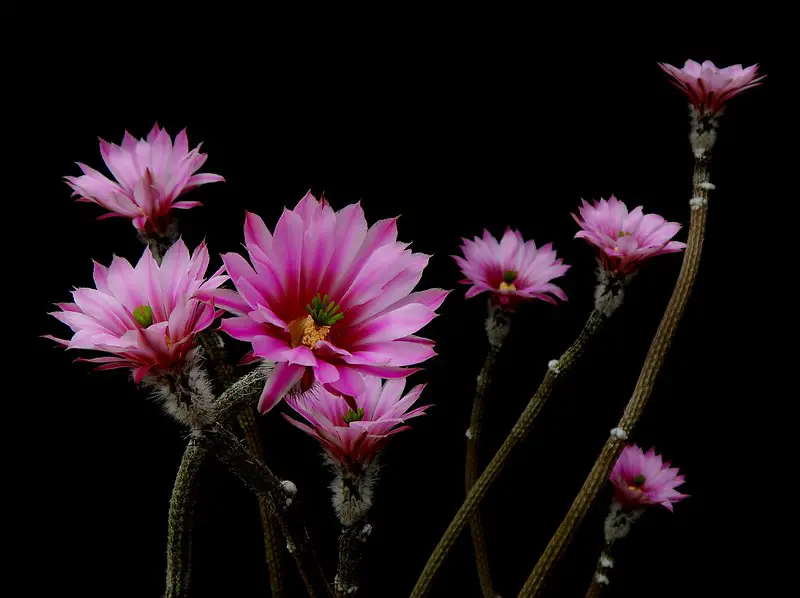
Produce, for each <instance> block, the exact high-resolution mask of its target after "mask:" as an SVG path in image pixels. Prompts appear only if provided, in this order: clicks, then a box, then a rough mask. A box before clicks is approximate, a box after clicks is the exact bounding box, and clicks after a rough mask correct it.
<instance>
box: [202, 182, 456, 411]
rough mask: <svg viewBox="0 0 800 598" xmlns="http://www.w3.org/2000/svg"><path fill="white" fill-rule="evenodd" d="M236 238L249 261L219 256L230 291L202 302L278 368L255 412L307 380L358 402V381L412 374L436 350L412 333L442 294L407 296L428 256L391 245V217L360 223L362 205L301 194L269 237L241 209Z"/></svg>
mask: <svg viewBox="0 0 800 598" xmlns="http://www.w3.org/2000/svg"><path fill="white" fill-rule="evenodd" d="M244 238H245V246H246V248H247V251H248V254H249V257H250V263H248V262H247V260H245V259H244V258H243V257H242V256H241V255H239V254H236V253H228V254H225V255H223V256H222V259H223V261H224V262H225V267H226V270H227V273H228V275H229V276H230V277H231V280H232V281H233V283H234V285H235V287H236V291H232V290H226V289H217V290H215V291H210V292H208V293H205V294H204V295H203V296H205V297H207V298H209V299H214V301H215V304H216V305H218V306H219V307H222V308H223V309H226V310H228V311H230V312H231V313H233V314H235V317H231V318H225V319H224V320H223V321H222V330H224V331H225V332H227V333H228V334H229V335H231V336H232V337H233V338H236V339H239V340H243V341H247V342H250V343H252V345H253V351H252V354H253V357H259V358H262V359H266V360H269V361H274V362H276V367H275V370H274V372H273V374H272V376H271V377H270V378H269V380H268V381H267V384H266V386H265V388H264V391H263V393H262V395H261V399H260V401H259V410H260V412H261V413H266V412H267V411H269V410H270V409H272V407H274V406H275V404H276V403H277V402H278V401H280V400H281V399H282V398H283V397H284V396H285V395H286V394H287V393H288V392H290V391H292V392H295V391H299V390H305V389H307V388H308V387H310V385H311V384H312V383H313V381H314V380H316V381H318V382H320V383H321V384H323V385H325V387H326V389H327V390H328V391H330V392H333V393H334V394H341V395H347V396H359V395H360V394H361V393H362V392H363V390H364V380H363V376H364V375H376V376H380V377H383V378H404V377H406V376H408V375H409V374H411V373H413V372H415V371H417V370H416V369H413V368H406V367H404V366H410V365H415V364H418V363H421V362H423V361H425V360H427V359H430V358H431V357H433V356H434V355H435V354H436V353H435V351H434V350H433V342H432V341H430V340H428V339H424V338H420V337H418V336H416V335H415V334H414V333H415V332H417V331H419V330H420V329H421V328H422V327H423V326H425V325H426V324H427V323H428V322H430V321H431V320H432V319H433V318H434V317H435V316H436V313H435V310H436V309H437V308H438V307H439V306H440V305H441V303H442V302H443V301H444V299H445V297H446V296H447V293H448V291H445V290H442V289H430V290H426V291H419V292H411V291H412V289H413V288H414V287H415V286H416V285H417V283H418V282H419V280H420V278H421V276H422V271H423V269H424V268H425V266H426V265H427V263H428V259H429V256H427V255H424V254H420V253H412V252H411V251H410V250H409V249H408V244H406V243H400V242H398V241H397V219H396V218H390V219H387V220H381V221H379V222H377V223H376V224H374V225H373V226H372V227H368V226H367V221H366V219H365V218H364V212H363V210H362V209H361V206H360V204H352V205H349V206H346V207H345V208H343V209H341V210H339V211H338V212H336V211H334V210H333V209H332V208H331V207H330V205H329V204H328V202H327V201H325V199H324V198H323V199H322V200H321V201H317V200H316V198H315V197H314V196H313V195H312V194H311V193H308V194H306V196H305V197H303V199H302V200H300V202H299V203H298V204H297V206H296V207H295V208H294V210H288V209H285V210H284V212H283V215H282V216H281V217H280V219H279V220H278V224H277V226H276V227H275V232H274V234H272V233H270V231H269V230H268V229H267V227H266V225H265V224H264V222H263V220H262V219H261V218H260V217H258V216H256V215H255V214H251V213H248V214H247V215H246V220H245V226H244ZM251 264H252V265H251ZM301 382H302V383H301Z"/></svg>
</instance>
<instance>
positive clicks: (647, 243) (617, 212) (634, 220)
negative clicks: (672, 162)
mask: <svg viewBox="0 0 800 598" xmlns="http://www.w3.org/2000/svg"><path fill="white" fill-rule="evenodd" d="M578 211H579V213H580V216H577V215H575V214H572V217H573V218H574V219H575V222H577V223H578V226H580V227H581V230H580V231H578V232H577V233H576V234H575V238H576V239H585V240H586V241H588V242H589V243H591V244H592V245H594V246H595V247H596V248H597V254H598V258H599V259H600V261H601V263H602V267H603V268H604V269H605V270H607V271H608V272H609V273H611V274H615V275H616V274H622V275H625V274H631V273H632V272H634V271H636V270H637V269H638V268H639V267H640V266H641V264H642V263H643V262H645V261H646V260H648V259H650V258H652V257H655V256H657V255H661V254H664V253H675V252H679V251H682V250H683V248H684V247H686V243H681V242H680V241H672V240H671V239H672V238H673V237H674V236H675V235H676V234H677V232H678V231H679V230H680V229H681V225H680V224H678V223H677V222H667V221H666V220H664V218H662V217H661V216H659V215H658V214H645V213H644V212H643V208H642V206H638V207H636V208H634V209H633V210H631V211H630V212H628V207H627V206H626V205H625V204H624V203H623V202H621V201H620V200H618V199H617V198H616V197H614V196H613V195H612V196H611V197H610V198H609V199H608V200H605V199H600V201H595V202H593V203H592V204H589V203H587V202H586V201H584V202H583V204H582V205H581V207H580V208H579V209H578Z"/></svg>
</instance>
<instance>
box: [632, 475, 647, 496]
mask: <svg viewBox="0 0 800 598" xmlns="http://www.w3.org/2000/svg"><path fill="white" fill-rule="evenodd" d="M646 481H647V478H646V477H644V476H643V475H641V474H640V475H637V476H636V477H635V478H633V479H632V480H631V482H632V483H631V484H628V490H638V491H639V492H641V491H642V486H643V485H644V483H645V482H646Z"/></svg>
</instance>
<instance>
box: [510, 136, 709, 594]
mask: <svg viewBox="0 0 800 598" xmlns="http://www.w3.org/2000/svg"><path fill="white" fill-rule="evenodd" d="M708 149H709V150H710V148H708ZM709 159H710V152H709V151H708V150H707V151H705V152H700V153H699V154H698V153H696V154H695V169H694V176H693V179H692V180H693V198H692V201H691V206H692V217H691V220H690V223H689V239H688V242H687V245H686V250H685V252H684V256H683V264H682V265H681V271H680V274H679V275H678V280H677V282H676V283H675V288H674V289H673V291H672V297H670V300H669V303H668V304H667V308H666V310H665V312H664V316H663V317H662V319H661V324H660V325H659V327H658V330H657V331H656V334H655V336H654V337H653V341H652V342H651V344H650V350H649V351H648V353H647V358H646V359H645V361H644V365H643V366H642V370H641V372H640V373H639V380H638V381H637V382H636V388H635V389H634V391H633V395H632V396H631V398H630V400H629V401H628V404H627V406H626V407H625V412H624V413H623V415H622V418H621V419H620V420H619V423H618V424H617V428H615V431H618V433H617V434H612V435H611V436H610V437H609V438H608V440H607V441H606V443H605V446H603V450H602V452H601V453H600V456H599V457H598V458H597V461H596V462H595V464H594V467H592V470H591V472H589V476H588V477H587V478H586V481H585V482H584V483H583V487H582V488H581V490H580V492H579V493H578V496H576V497H575V500H574V501H573V503H572V506H571V507H570V509H569V511H568V512H567V515H566V516H565V517H564V520H563V521H562V522H561V525H560V526H559V527H558V530H557V531H556V533H555V535H553V537H552V538H551V539H550V543H549V544H548V545H547V548H546V549H545V551H544V553H542V555H541V557H540V558H539V561H538V562H537V563H536V566H535V567H534V568H533V571H531V574H530V576H529V577H528V580H527V581H526V582H525V585H524V586H523V588H522V591H521V592H520V594H519V595H520V597H533V596H538V595H539V594H540V592H541V591H542V588H543V587H544V583H545V580H546V578H547V576H548V575H549V573H550V572H551V571H552V569H553V568H554V567H555V566H556V564H557V563H558V561H559V560H560V559H561V556H562V555H563V554H564V552H565V550H566V548H567V546H568V544H569V542H570V540H571V539H572V536H573V534H574V533H575V530H576V529H577V528H578V526H579V525H580V523H581V522H582V521H583V518H584V517H585V516H586V513H587V512H588V511H589V508H590V507H591V506H592V504H593V503H594V501H595V499H596V498H597V495H598V493H599V492H600V489H601V488H602V487H603V485H604V484H605V482H606V480H607V479H608V474H609V473H610V472H611V468H612V467H613V466H614V463H616V461H617V458H618V457H619V454H620V452H622V449H623V448H624V447H625V438H627V437H628V436H629V435H630V434H631V432H632V430H633V428H634V426H635V425H636V423H637V422H638V421H639V418H640V417H641V415H642V413H643V412H644V408H645V406H646V405H647V401H648V399H649V398H650V395H651V393H652V391H653V386H654V385H655V380H656V377H657V376H658V373H659V372H660V371H661V366H663V365H664V358H665V357H666V354H667V349H669V346H670V343H671V342H672V339H673V338H674V337H675V331H676V330H677V329H678V323H679V322H680V320H681V317H682V316H683V312H684V309H685V308H686V303H687V302H688V300H689V295H690V294H691V292H692V287H693V286H694V281H695V278H696V276H697V271H698V269H699V267H700V257H701V252H702V249H703V238H704V236H705V230H706V215H707V211H708V192H709V190H710V189H712V188H713V185H711V184H710V181H709V176H708V161H709Z"/></svg>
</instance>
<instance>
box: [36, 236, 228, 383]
mask: <svg viewBox="0 0 800 598" xmlns="http://www.w3.org/2000/svg"><path fill="white" fill-rule="evenodd" d="M208 260H209V258H208V249H206V246H205V244H201V245H200V246H199V247H198V248H197V249H195V251H194V253H193V254H192V256H191V257H189V250H188V249H187V248H186V245H184V243H183V241H182V240H181V239H179V240H178V241H177V242H176V243H175V244H174V245H173V246H172V247H170V249H169V250H168V251H167V253H166V255H165V256H164V261H163V262H162V263H161V266H159V265H158V264H157V263H156V261H155V260H154V259H153V256H152V254H151V253H150V249H149V248H148V249H145V250H144V254H143V255H142V257H141V259H140V260H139V263H137V264H136V267H135V268H134V267H133V266H131V264H130V263H129V262H128V260H126V259H123V258H120V257H117V256H114V259H113V260H112V262H111V266H109V267H108V268H106V267H105V266H102V265H100V264H98V263H97V262H95V263H94V283H95V286H96V288H94V289H91V288H79V289H76V290H75V291H73V292H72V297H73V299H74V303H58V304H57V306H58V307H60V308H61V311H58V312H53V313H52V314H51V315H53V316H54V317H55V318H56V319H58V320H60V321H61V322H63V323H64V324H66V325H67V326H69V327H70V328H71V329H72V331H73V332H74V333H75V334H74V335H73V336H72V338H71V339H70V340H64V339H60V338H56V337H54V336H49V335H48V336H47V337H46V338H49V339H51V340H54V341H56V342H57V343H60V344H61V345H63V346H65V347H66V348H67V349H89V350H94V351H103V352H105V353H110V354H111V356H106V357H96V358H93V359H83V358H79V359H78V361H88V362H91V363H99V364H101V365H100V366H99V367H98V368H97V369H98V370H111V369H118V368H131V369H132V370H133V377H134V380H135V382H136V383H137V384H138V383H139V382H141V380H142V378H143V377H144V376H145V375H147V374H148V372H156V371H159V370H161V371H166V370H170V369H178V368H180V367H181V365H182V363H183V359H184V358H185V356H186V354H187V353H188V352H189V351H190V350H191V349H193V348H194V347H195V346H196V342H195V337H196V336H197V333H199V332H200V331H202V330H204V329H206V328H208V326H210V325H211V323H212V322H213V321H214V318H215V312H214V306H213V305H212V304H211V303H209V302H207V301H201V300H199V299H197V298H195V294H196V293H198V292H199V291H205V290H209V289H215V288H217V287H218V286H220V285H221V284H222V283H223V282H225V281H226V280H227V279H228V277H227V276H224V275H222V269H220V270H219V271H218V272H217V273H215V274H214V275H213V276H212V277H211V278H210V279H208V280H205V278H204V277H205V272H206V269H207V268H208Z"/></svg>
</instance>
